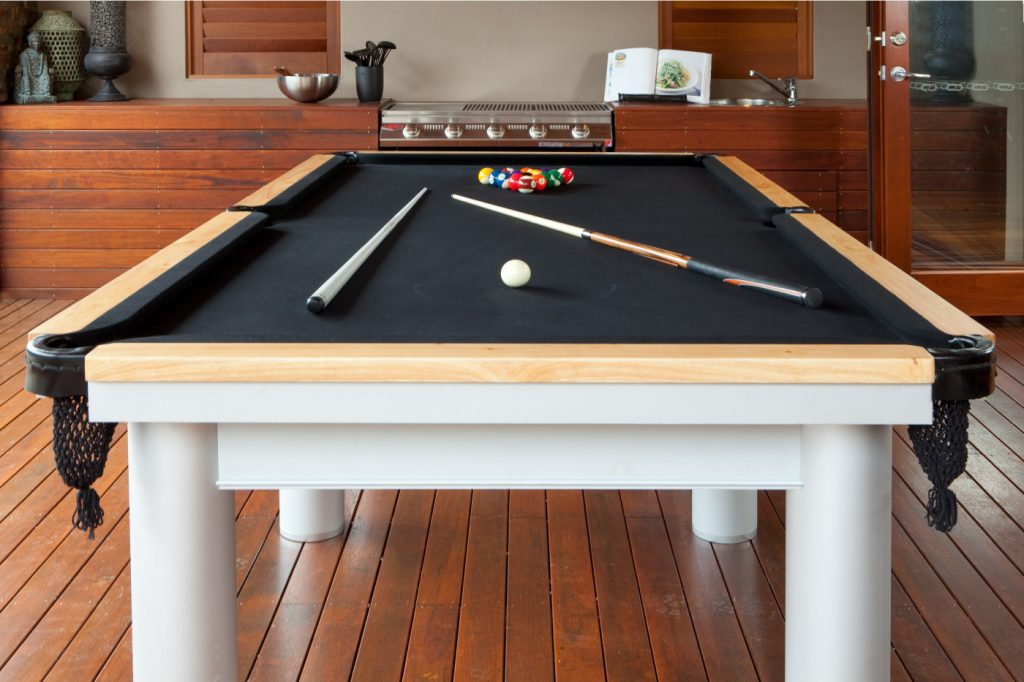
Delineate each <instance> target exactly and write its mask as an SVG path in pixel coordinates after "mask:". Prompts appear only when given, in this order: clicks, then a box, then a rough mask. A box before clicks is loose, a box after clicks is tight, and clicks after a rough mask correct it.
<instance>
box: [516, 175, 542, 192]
mask: <svg viewBox="0 0 1024 682" xmlns="http://www.w3.org/2000/svg"><path fill="white" fill-rule="evenodd" d="M536 188H537V181H536V180H534V179H533V176H532V175H523V176H522V177H520V178H519V183H518V185H517V186H516V189H518V190H519V191H520V192H521V193H522V194H529V193H530V192H532V191H533V190H535V189H536Z"/></svg>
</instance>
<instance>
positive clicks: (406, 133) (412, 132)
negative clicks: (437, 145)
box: [402, 124, 420, 140]
mask: <svg viewBox="0 0 1024 682" xmlns="http://www.w3.org/2000/svg"><path fill="white" fill-rule="evenodd" d="M419 136H420V127H419V126H414V125H411V124H410V125H407V126H405V127H404V128H402V137H404V138H405V139H407V140H412V139H415V138H417V137H419Z"/></svg>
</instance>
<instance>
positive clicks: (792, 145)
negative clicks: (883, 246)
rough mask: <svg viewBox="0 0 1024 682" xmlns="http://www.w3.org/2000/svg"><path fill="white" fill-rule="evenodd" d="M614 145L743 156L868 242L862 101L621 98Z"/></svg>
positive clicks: (628, 148) (617, 149) (865, 126)
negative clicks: (724, 102) (716, 102)
mask: <svg viewBox="0 0 1024 682" xmlns="http://www.w3.org/2000/svg"><path fill="white" fill-rule="evenodd" d="M615 150H616V151H686V152H706V153H715V154H728V155H733V156H738V157H740V158H741V159H743V160H744V161H746V162H747V163H749V164H750V165H751V166H753V167H754V168H756V169H757V170H759V171H761V172H762V173H764V174H765V175H767V176H768V177H769V178H771V179H772V180H774V181H775V182H777V183H779V184H780V185H782V186H783V187H784V188H786V189H787V190H789V191H790V192H792V193H793V194H795V195H796V196H797V197H799V198H800V199H801V200H803V201H804V202H806V203H807V204H808V205H809V206H811V207H813V208H814V209H815V210H817V211H818V212H820V213H822V214H823V215H825V216H826V217H827V218H828V219H829V220H831V221H833V222H835V223H836V224H837V225H839V226H840V227H842V228H844V229H846V230H847V231H849V232H850V233H851V234H853V235H854V236H856V237H857V238H858V239H861V240H862V241H867V236H868V189H867V182H868V176H867V173H868V172H867V167H868V153H867V111H866V109H865V106H864V102H863V101H859V102H857V101H851V102H841V101H831V102H828V103H825V104H815V103H811V102H808V103H803V104H800V105H799V106H796V107H792V108H790V107H778V108H772V107H738V106H726V107H721V106H700V105H693V104H686V105H674V104H669V105H664V104H619V105H616V108H615Z"/></svg>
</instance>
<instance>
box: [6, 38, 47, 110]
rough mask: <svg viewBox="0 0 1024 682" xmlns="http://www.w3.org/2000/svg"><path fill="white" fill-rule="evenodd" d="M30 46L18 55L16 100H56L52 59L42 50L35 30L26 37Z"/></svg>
mask: <svg viewBox="0 0 1024 682" xmlns="http://www.w3.org/2000/svg"><path fill="white" fill-rule="evenodd" d="M25 41H26V42H27V43H28V47H26V48H25V49H24V50H22V52H21V55H19V56H18V65H17V66H15V67H14V101H15V102H16V103H18V104H41V103H49V102H56V101H57V98H56V97H54V95H53V72H54V69H53V68H51V67H50V60H49V58H48V57H47V56H46V53H45V52H43V51H42V49H40V48H41V45H42V42H41V41H40V40H39V34H38V33H36V32H35V31H33V32H32V33H29V34H28V37H27V38H26V39H25Z"/></svg>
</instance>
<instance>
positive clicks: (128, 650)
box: [96, 627, 132, 682]
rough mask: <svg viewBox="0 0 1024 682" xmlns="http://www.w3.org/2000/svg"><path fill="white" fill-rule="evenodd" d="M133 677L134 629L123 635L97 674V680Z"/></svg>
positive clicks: (113, 681) (108, 681)
mask: <svg viewBox="0 0 1024 682" xmlns="http://www.w3.org/2000/svg"><path fill="white" fill-rule="evenodd" d="M130 679H132V629H131V628H130V627H129V628H128V631H127V632H126V633H124V636H123V637H121V641H120V642H118V643H117V647H115V648H114V653H112V654H110V657H109V658H107V661H106V663H104V664H103V667H102V668H101V669H100V672H99V674H98V675H97V676H96V682H122V681H123V680H130Z"/></svg>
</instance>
